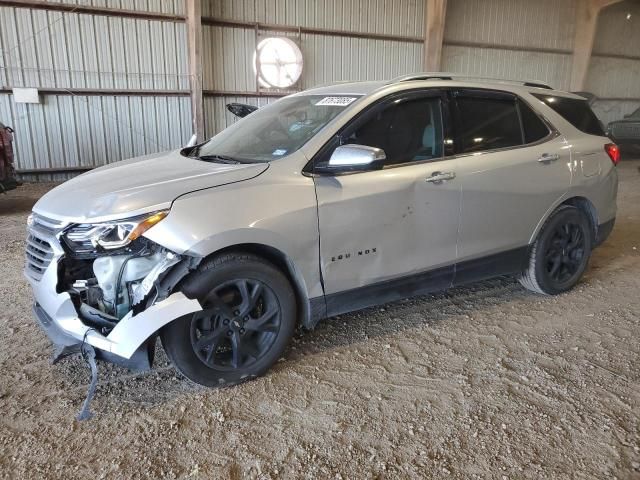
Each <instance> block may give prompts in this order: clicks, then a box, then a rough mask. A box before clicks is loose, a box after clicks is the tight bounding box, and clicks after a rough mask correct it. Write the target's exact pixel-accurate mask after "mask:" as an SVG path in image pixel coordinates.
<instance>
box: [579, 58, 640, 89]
mask: <svg viewBox="0 0 640 480" xmlns="http://www.w3.org/2000/svg"><path fill="white" fill-rule="evenodd" d="M638 78H640V60H627V59H621V58H606V57H592V58H591V63H590V65H589V72H588V75H587V82H586V90H587V91H589V92H593V93H594V94H596V95H597V96H598V97H632V98H640V82H639V81H638Z"/></svg>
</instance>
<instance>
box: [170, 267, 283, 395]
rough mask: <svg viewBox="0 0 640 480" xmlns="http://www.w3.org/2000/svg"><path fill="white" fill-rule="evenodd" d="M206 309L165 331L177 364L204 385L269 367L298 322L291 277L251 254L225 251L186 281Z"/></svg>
mask: <svg viewBox="0 0 640 480" xmlns="http://www.w3.org/2000/svg"><path fill="white" fill-rule="evenodd" d="M182 291H183V292H184V293H185V294H186V295H187V296H188V297H190V298H196V299H198V301H199V302H200V304H201V305H202V308H203V310H202V311H200V312H197V313H195V314H193V315H189V316H186V317H182V318H179V319H177V320H175V321H173V322H171V323H170V324H169V325H167V326H166V327H165V328H164V329H163V330H162V332H161V335H160V336H161V339H162V344H163V346H164V349H165V351H166V352H167V355H168V357H169V359H170V360H171V362H172V363H173V365H174V366H175V368H176V369H178V371H180V372H181V373H182V374H183V375H184V376H185V377H187V378H189V379H190V380H193V381H194V382H196V383H199V384H202V385H206V386H220V385H233V384H236V383H239V382H242V381H244V380H248V379H250V378H254V377H257V376H259V375H262V374H263V373H265V372H266V371H267V370H268V369H269V367H271V365H273V363H275V362H276V361H277V360H278V358H279V357H280V356H281V355H282V353H283V352H284V350H285V348H286V346H287V344H288V343H289V340H290V338H291V336H292V335H293V331H294V328H295V324H296V302H295V295H294V293H293V290H292V288H291V286H290V284H289V282H288V280H287V278H286V277H285V276H284V275H283V274H282V273H281V272H280V271H279V270H278V269H277V268H275V267H274V266H273V265H272V264H271V263H269V262H267V261H265V260H263V259H261V258H259V257H257V256H254V255H249V254H224V255H222V256H219V257H217V258H215V259H213V260H211V261H209V262H207V263H206V264H205V265H204V266H202V267H201V268H200V269H199V270H198V271H197V272H196V273H195V274H193V275H192V276H190V277H189V278H188V279H187V280H186V281H185V283H184V285H183V286H182Z"/></svg>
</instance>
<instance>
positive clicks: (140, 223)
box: [64, 210, 169, 253]
mask: <svg viewBox="0 0 640 480" xmlns="http://www.w3.org/2000/svg"><path fill="white" fill-rule="evenodd" d="M168 214H169V211H168V210H162V211H159V212H155V213H152V214H146V215H141V216H139V217H133V218H127V219H124V220H118V221H116V222H107V223H94V224H88V223H87V224H79V225H74V226H73V227H71V228H70V229H69V230H67V231H66V232H65V234H64V239H65V242H66V243H67V245H68V246H69V248H71V249H72V250H73V251H74V252H77V253H85V252H90V251H92V250H94V249H95V248H96V247H98V246H100V247H102V248H104V249H105V250H114V249H117V248H122V247H125V246H127V245H129V244H130V243H131V242H133V241H134V240H135V239H137V238H139V237H140V236H142V234H143V233H144V232H146V231H147V230H149V229H150V228H151V227H153V226H154V225H155V224H157V223H158V222H160V221H161V220H162V219H163V218H164V217H166V216H167V215H168Z"/></svg>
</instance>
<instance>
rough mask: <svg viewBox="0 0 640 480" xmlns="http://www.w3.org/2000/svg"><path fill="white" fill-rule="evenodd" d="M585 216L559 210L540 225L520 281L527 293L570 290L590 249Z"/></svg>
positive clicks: (568, 209) (567, 209) (573, 210)
mask: <svg viewBox="0 0 640 480" xmlns="http://www.w3.org/2000/svg"><path fill="white" fill-rule="evenodd" d="M592 236H593V232H592V227H591V222H590V221H589V219H588V218H587V216H586V215H585V214H584V213H583V212H582V211H581V210H579V209H578V208H576V207H573V206H570V205H562V206H560V207H559V208H558V209H557V210H556V211H555V212H554V213H553V214H552V215H551V217H549V219H548V220H547V221H546V223H545V224H544V225H543V227H542V230H541V232H540V234H539V235H538V238H537V239H536V241H535V243H534V244H533V247H532V248H531V252H530V255H529V264H528V266H527V268H526V270H525V271H524V272H523V273H522V275H521V277H520V278H519V280H520V283H521V284H522V286H524V287H525V288H526V289H528V290H531V291H533V292H537V293H542V294H546V295H557V294H559V293H563V292H566V291H567V290H570V289H572V288H573V287H574V286H575V285H576V284H577V283H578V281H579V280H580V278H581V277H582V274H583V273H584V271H585V270H586V268H587V265H588V263H589V257H590V256H591V248H592V243H593V241H592Z"/></svg>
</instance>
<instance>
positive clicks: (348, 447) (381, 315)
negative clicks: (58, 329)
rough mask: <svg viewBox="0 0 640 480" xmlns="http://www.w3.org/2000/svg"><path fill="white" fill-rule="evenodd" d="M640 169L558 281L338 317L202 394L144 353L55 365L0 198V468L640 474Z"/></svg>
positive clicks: (20, 197)
mask: <svg viewBox="0 0 640 480" xmlns="http://www.w3.org/2000/svg"><path fill="white" fill-rule="evenodd" d="M639 167H640V161H626V162H624V163H623V164H622V165H621V166H620V167H619V168H620V174H621V184H620V196H619V212H618V220H617V224H616V227H615V229H614V231H613V234H612V235H611V237H610V239H609V240H608V241H607V243H605V244H604V245H603V246H602V247H600V248H599V249H598V250H596V251H595V253H594V256H593V259H592V262H591V267H590V269H589V271H588V273H587V274H586V276H585V278H584V280H583V281H582V283H581V284H580V285H579V286H578V287H577V288H576V289H575V290H574V291H572V292H570V293H568V294H564V295H560V296H558V297H544V296H538V295H534V294H531V293H529V292H527V291H525V290H523V289H522V288H521V287H520V286H519V284H518V283H517V282H515V281H514V280H512V279H497V280H493V281H489V282H483V283H480V284H477V285H473V286H471V287H466V288H456V289H453V290H450V291H449V292H447V293H443V294H438V295H430V296H424V297H419V298H415V299H411V300H405V301H401V302H396V303H394V304H389V305H386V306H384V307H383V308H375V309H368V310H364V311H362V312H358V313H355V314H350V315H343V316H341V317H337V318H334V319H331V320H330V321H326V322H323V323H322V324H320V325H319V327H318V328H317V329H316V330H315V331H314V332H311V333H307V334H304V335H302V334H300V335H298V336H297V337H296V338H295V339H294V341H293V344H292V346H291V349H290V350H289V352H288V354H287V355H286V358H285V359H283V360H282V361H281V362H279V363H278V364H277V365H276V366H275V368H273V369H272V371H271V372H270V373H269V374H268V375H267V376H266V377H264V378H260V379H257V380H255V381H252V382H249V383H246V384H244V385H241V386H238V387H232V388H225V389H217V390H207V389H204V388H201V387H198V386H194V385H193V384H191V383H189V382H188V381H186V380H183V379H182V378H180V377H179V376H178V375H177V374H176V373H175V372H174V371H173V370H172V369H171V367H170V366H168V363H167V360H166V357H165V356H164V355H163V354H162V352H161V351H160V349H159V351H158V356H157V358H158V360H159V361H158V362H157V365H156V369H155V370H154V371H152V372H151V373H147V374H143V375H132V374H131V373H129V372H127V371H126V370H123V369H119V368H116V367H113V366H108V365H101V370H100V384H99V388H98V392H97V397H96V400H95V401H94V403H93V410H94V412H95V417H94V418H93V419H92V420H90V421H88V422H83V423H78V422H76V421H75V420H74V416H75V414H76V413H77V411H78V409H79V408H80V405H81V403H82V401H83V399H84V396H85V393H86V388H87V385H88V381H89V372H88V369H87V367H86V366H85V365H84V364H83V363H82V362H81V361H80V360H79V359H77V358H69V359H66V360H64V361H62V362H61V363H59V364H57V365H55V366H51V365H50V364H49V359H50V356H51V353H52V348H51V346H50V345H49V343H48V341H47V339H46V338H45V336H44V334H43V333H41V332H40V331H39V329H38V328H37V327H36V325H35V323H34V321H33V320H32V318H31V313H30V304H31V297H30V292H29V289H28V287H27V284H26V281H25V280H24V279H23V277H22V262H23V260H22V259H23V253H22V252H23V248H24V240H23V239H24V230H25V220H26V216H27V214H28V212H29V210H30V208H31V206H32V205H33V203H34V202H35V200H36V199H37V198H38V197H39V196H40V195H41V194H43V193H44V192H45V191H46V190H47V189H48V188H51V185H42V184H40V185H25V186H23V187H22V188H20V189H19V190H17V191H14V192H10V193H9V194H7V195H0V245H1V247H2V248H1V249H0V282H1V286H2V289H1V291H0V305H1V306H2V308H1V310H0V372H2V373H1V374H0V414H1V417H0V477H4V478H80V477H82V478H202V479H205V478H206V479H209V478H232V479H233V478H265V479H267V478H280V477H282V478H400V477H402V478H424V477H427V478H492V479H493V478H497V479H503V478H510V479H513V478H535V479H539V478H554V479H555V478H621V479H631V478H636V479H637V478H640V421H639V416H640V369H639V368H638V367H639V366H640V362H639V359H640V357H639V353H640V346H639V344H638V338H639V337H640V296H639V295H638V294H639V293H640V173H639Z"/></svg>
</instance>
